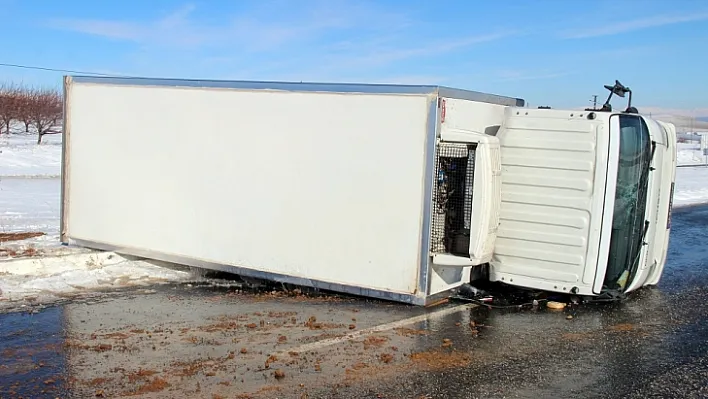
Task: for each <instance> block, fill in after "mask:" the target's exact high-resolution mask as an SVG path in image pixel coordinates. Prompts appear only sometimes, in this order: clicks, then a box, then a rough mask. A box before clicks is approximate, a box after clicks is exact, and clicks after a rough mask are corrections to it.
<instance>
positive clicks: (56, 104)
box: [0, 83, 63, 144]
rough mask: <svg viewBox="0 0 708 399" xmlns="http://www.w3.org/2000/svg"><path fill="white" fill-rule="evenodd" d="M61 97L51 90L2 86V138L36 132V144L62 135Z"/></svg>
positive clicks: (0, 86) (57, 92) (0, 99)
mask: <svg viewBox="0 0 708 399" xmlns="http://www.w3.org/2000/svg"><path fill="white" fill-rule="evenodd" d="M62 116H63V99H62V94H61V93H60V92H59V91H58V90H56V89H51V88H35V87H28V86H22V85H17V84H13V83H5V84H2V85H0V135H2V134H11V133H22V132H24V133H35V134H37V144H41V143H42V138H43V137H44V136H45V135H47V134H59V133H61V122H62Z"/></svg>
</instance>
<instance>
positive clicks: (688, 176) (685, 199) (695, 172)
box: [674, 166, 708, 206]
mask: <svg viewBox="0 0 708 399" xmlns="http://www.w3.org/2000/svg"><path fill="white" fill-rule="evenodd" d="M706 202H708V166H696V167H688V168H677V169H676V188H675V190H674V206H686V205H696V204H702V203H706Z"/></svg>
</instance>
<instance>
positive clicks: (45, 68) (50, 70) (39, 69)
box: [0, 62, 128, 77]
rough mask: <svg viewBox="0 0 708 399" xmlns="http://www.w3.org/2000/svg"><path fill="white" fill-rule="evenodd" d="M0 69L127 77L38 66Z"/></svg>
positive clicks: (0, 65)
mask: <svg viewBox="0 0 708 399" xmlns="http://www.w3.org/2000/svg"><path fill="white" fill-rule="evenodd" d="M0 67H7V68H19V69H32V70H38V71H49V72H65V73H74V74H77V75H96V76H117V77H128V76H122V75H111V74H107V73H100V72H86V71H75V70H71V69H61V68H48V67H40V66H34V65H21V64H8V63H4V62H0Z"/></svg>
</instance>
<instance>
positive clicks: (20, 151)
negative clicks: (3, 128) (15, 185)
mask: <svg viewBox="0 0 708 399" xmlns="http://www.w3.org/2000/svg"><path fill="white" fill-rule="evenodd" d="M61 150H62V135H61V134H55V135H48V136H44V138H43V139H42V144H39V145H37V135H33V134H11V135H7V134H3V135H0V177H16V178H18V177H26V178H36V177H44V178H47V177H59V176H61Z"/></svg>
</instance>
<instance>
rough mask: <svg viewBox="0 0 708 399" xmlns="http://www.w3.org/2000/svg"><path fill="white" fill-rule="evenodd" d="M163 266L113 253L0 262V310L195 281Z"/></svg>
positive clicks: (154, 262) (178, 271)
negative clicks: (18, 304)
mask: <svg viewBox="0 0 708 399" xmlns="http://www.w3.org/2000/svg"><path fill="white" fill-rule="evenodd" d="M165 265H167V264H164V263H161V262H156V261H150V260H141V259H132V258H128V257H124V256H121V255H118V254H116V253H113V252H94V253H88V254H74V255H66V256H57V257H44V258H30V259H21V260H12V261H3V262H0V276H2V278H0V309H1V308H3V304H4V305H6V306H7V305H9V304H8V302H13V301H20V300H23V299H29V298H31V299H33V300H34V301H40V302H42V303H50V302H52V301H54V300H57V299H59V298H61V297H65V296H66V295H67V294H69V295H71V294H80V293H83V292H90V291H99V290H110V289H116V288H125V287H133V286H148V285H154V284H159V283H165V282H180V281H189V280H192V279H194V278H195V274H194V273H192V272H190V271H183V270H178V269H176V268H175V269H173V268H169V267H165ZM6 306H5V307H6Z"/></svg>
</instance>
